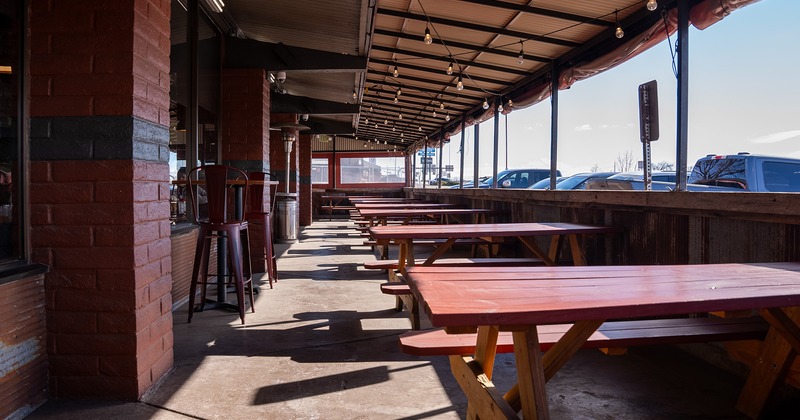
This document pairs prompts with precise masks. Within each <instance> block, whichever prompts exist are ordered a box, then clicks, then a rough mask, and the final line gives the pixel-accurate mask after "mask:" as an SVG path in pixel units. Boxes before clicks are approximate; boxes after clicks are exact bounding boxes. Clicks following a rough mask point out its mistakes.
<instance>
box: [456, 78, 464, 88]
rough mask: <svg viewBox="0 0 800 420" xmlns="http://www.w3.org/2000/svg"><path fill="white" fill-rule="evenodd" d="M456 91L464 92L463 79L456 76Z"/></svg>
mask: <svg viewBox="0 0 800 420" xmlns="http://www.w3.org/2000/svg"><path fill="white" fill-rule="evenodd" d="M456 90H464V79H463V78H462V77H461V76H458V83H456Z"/></svg>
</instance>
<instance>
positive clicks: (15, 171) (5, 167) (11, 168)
mask: <svg viewBox="0 0 800 420" xmlns="http://www.w3.org/2000/svg"><path fill="white" fill-rule="evenodd" d="M21 4H22V2H16V1H10V0H8V1H6V0H3V1H0V41H2V43H1V44H0V45H2V48H0V265H2V264H8V263H14V262H17V261H19V260H21V259H24V258H25V255H24V246H23V244H24V233H25V232H27V229H24V228H23V226H25V225H24V222H25V221H24V220H22V216H23V211H22V209H24V208H25V203H24V202H23V201H22V200H23V195H22V188H21V185H20V182H19V181H20V180H21V179H23V177H22V167H24V165H23V164H22V160H21V158H20V153H21V149H22V148H21V147H20V145H21V139H23V138H24V136H23V135H22V132H23V131H22V130H23V127H22V125H23V124H20V121H21V118H20V116H21V114H22V110H23V109H24V108H23V107H22V106H21V103H20V98H22V97H24V95H22V94H21V92H22V79H23V74H24V73H23V68H22V59H21V57H22V54H20V51H22V39H23V38H22V18H21V17H20V13H21V12H22V10H21V9H20V6H21Z"/></svg>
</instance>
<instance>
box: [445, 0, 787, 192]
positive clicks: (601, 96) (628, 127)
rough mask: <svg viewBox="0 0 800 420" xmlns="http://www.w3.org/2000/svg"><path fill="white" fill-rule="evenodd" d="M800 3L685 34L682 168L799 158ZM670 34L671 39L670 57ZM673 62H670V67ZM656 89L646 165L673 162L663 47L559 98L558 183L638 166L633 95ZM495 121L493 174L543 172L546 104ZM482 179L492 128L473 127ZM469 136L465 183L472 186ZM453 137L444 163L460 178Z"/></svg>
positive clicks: (740, 14) (775, 1) (672, 103)
mask: <svg viewBox="0 0 800 420" xmlns="http://www.w3.org/2000/svg"><path fill="white" fill-rule="evenodd" d="M798 16H800V1H797V0H761V1H760V2H758V3H755V4H752V5H749V6H746V7H744V8H742V9H739V10H736V11H734V12H733V13H732V14H730V15H729V16H727V17H726V18H725V19H723V20H722V21H720V22H717V23H715V24H714V25H712V26H710V27H708V28H706V29H705V30H703V31H700V30H697V29H696V28H694V27H693V26H690V31H689V117H688V122H689V135H688V159H687V160H688V162H689V165H691V164H693V163H694V162H695V161H696V160H697V159H698V158H700V157H702V156H705V155H707V154H735V153H738V152H750V153H753V154H767V155H776V156H789V157H796V158H800V76H798V69H800V25H799V24H797V22H796V20H797V19H798ZM676 39H677V34H675V35H672V36H671V42H672V46H673V48H674V45H675V41H676ZM676 59H677V57H676ZM650 80H656V81H657V83H658V100H659V101H658V107H659V125H660V132H661V135H660V138H659V140H657V141H655V142H653V143H652V162H653V163H654V164H655V163H658V162H668V163H673V164H674V162H675V160H676V159H675V158H676V134H675V132H676V126H677V120H676V110H677V105H676V98H677V80H676V77H675V75H674V73H673V70H672V55H671V53H670V47H669V44H668V42H667V41H664V42H663V43H661V44H658V45H656V46H655V47H653V48H651V49H650V50H648V51H646V52H644V53H642V54H640V55H639V56H637V57H635V58H633V59H631V60H629V61H628V62H626V63H623V64H621V65H619V66H617V67H615V68H612V69H610V70H608V71H606V72H604V73H601V74H599V75H596V76H594V77H591V78H589V79H586V80H583V81H580V82H577V83H575V84H574V85H573V86H572V87H571V88H570V89H568V90H562V91H559V113H558V116H559V121H558V142H559V145H558V159H557V160H558V169H559V170H560V171H561V172H562V174H564V175H572V174H575V173H579V172H589V171H591V170H592V169H597V170H600V171H610V170H613V169H614V163H615V161H617V159H618V158H619V157H621V156H624V155H625V154H626V153H628V154H631V155H632V156H633V158H634V161H638V160H642V143H641V142H640V141H639V108H638V86H639V85H640V84H642V83H645V82H648V81H650ZM504 118H505V117H501V121H500V150H499V158H498V170H502V169H505V168H506V167H508V168H549V167H550V100H549V99H547V100H546V101H544V102H541V103H539V104H536V105H533V106H531V107H528V108H526V109H521V110H516V111H514V112H511V113H510V114H508V139H507V142H508V153H507V155H508V160H507V161H506V150H505V149H506V148H505V143H506V138H505V136H504V133H505V124H506V122H505V121H504ZM480 130H481V133H480V136H481V137H480V140H481V141H480V143H481V145H480V150H479V153H480V156H479V159H480V164H479V173H480V175H482V176H483V175H491V173H492V159H493V155H492V143H493V135H494V121H493V120H490V121H487V122H485V123H483V124H481V127H480ZM472 137H473V129H472V128H468V129H467V136H466V144H467V145H466V146H465V151H464V152H465V155H464V156H465V165H464V166H465V167H464V177H465V178H466V179H471V178H472V175H471V174H472V172H473V164H472V162H473V159H474V150H473V149H474V147H473V139H472ZM460 142H461V135H460V134H458V135H456V136H454V137H453V138H452V139H451V142H450V144H448V145H446V146H444V149H443V163H444V164H445V165H448V164H450V165H454V168H455V170H454V172H453V173H452V177H453V178H458V174H459V162H460V155H459V151H458V149H459V146H460Z"/></svg>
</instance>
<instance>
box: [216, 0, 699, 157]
mask: <svg viewBox="0 0 800 420" xmlns="http://www.w3.org/2000/svg"><path fill="white" fill-rule="evenodd" d="M690 1H691V3H692V5H694V4H697V3H699V2H701V1H702V0H690ZM645 3H646V0H593V1H586V0H537V1H525V0H503V1H490V0H351V1H335V0H327V1H326V0H315V1H310V0H271V1H269V2H266V1H263V0H262V1H258V0H226V8H227V9H229V14H230V16H231V17H232V19H233V20H234V21H235V24H236V25H237V26H238V29H239V30H240V31H241V33H242V34H243V35H244V37H246V38H250V39H254V40H259V41H263V42H271V43H284V44H286V45H291V46H297V47H303V48H310V49H315V50H319V51H325V52H335V53H341V54H349V55H361V56H367V57H368V59H369V60H368V64H367V66H366V68H364V69H363V70H359V71H349V72H335V73H334V72H324V71H323V72H311V71H308V72H303V73H300V72H292V71H291V70H288V71H287V74H288V77H287V81H286V83H285V84H284V86H283V87H284V88H286V89H287V91H288V93H289V94H292V95H296V96H305V97H309V98H318V99H325V100H327V101H332V102H340V103H358V104H360V105H361V108H360V113H359V114H358V115H355V116H351V117H350V121H352V123H353V124H351V125H352V127H349V128H348V131H350V133H343V132H341V131H340V132H337V133H330V134H339V135H345V134H349V135H350V136H351V137H355V136H358V137H359V138H360V139H362V140H363V139H372V140H373V141H374V139H378V140H380V142H381V144H382V143H383V142H384V141H386V142H388V144H389V145H395V144H396V145H399V146H400V147H401V148H405V147H408V146H409V145H411V144H412V143H413V142H422V141H424V140H426V139H428V138H432V137H437V136H440V133H442V132H446V131H452V130H453V128H454V127H457V126H458V125H459V124H460V122H459V118H461V116H462V115H466V116H467V117H468V118H476V117H479V116H480V115H481V114H483V112H484V111H483V108H482V104H483V102H484V100H487V99H488V100H489V101H492V100H494V99H501V100H502V102H503V103H505V102H506V100H507V99H515V98H516V97H517V96H519V95H522V94H524V92H525V91H526V89H528V90H530V89H531V88H532V86H534V85H536V84H537V83H539V85H541V83H549V82H542V81H546V80H547V78H548V77H549V76H548V75H547V73H548V72H550V71H552V69H551V63H552V62H553V60H558V61H561V60H562V59H563V58H564V57H568V60H569V62H570V64H574V63H575V62H576V61H580V60H584V61H588V60H591V59H594V58H596V56H597V55H599V54H606V53H608V51H611V50H613V48H614V47H615V46H618V45H621V44H622V43H623V42H624V40H618V39H617V38H616V37H615V36H614V29H615V27H616V25H617V22H619V24H620V25H625V27H626V37H628V36H635V35H636V34H637V33H641V32H643V31H644V30H645V29H646V28H647V27H649V26H651V25H652V22H657V21H658V20H659V19H660V14H661V11H662V10H668V9H672V8H675V7H676V3H677V2H676V0H662V1H659V2H658V3H659V7H660V9H659V10H656V11H653V12H650V11H648V10H646V8H645ZM426 28H427V29H428V30H429V31H430V33H431V36H432V43H431V44H429V45H428V44H426V43H425V42H423V35H424V33H425V30H426ZM520 50H523V52H524V60H522V62H521V63H520V62H518V59H517V56H518V55H519V53H520ZM451 63H452V64H453V67H454V69H453V73H452V74H449V75H448V74H447V73H446V69H447V68H448V65H449V64H451ZM395 67H396V68H397V70H398V75H397V77H394V75H393V71H394V69H395ZM459 76H461V77H462V81H463V85H464V89H463V90H457V89H456V84H457V82H458V79H459ZM537 86H538V85H537ZM398 91H399V92H398ZM353 92H356V93H357V99H355V100H354V99H353ZM395 99H396V100H397V102H395ZM401 116H402V117H401ZM448 117H449V120H448ZM312 118H330V119H332V120H338V121H339V122H342V121H344V120H347V117H346V116H343V115H338V116H332V115H329V116H321V115H316V116H314V115H312ZM341 126H342V125H341V124H339V127H341ZM401 133H402V134H403V137H400V134H401ZM340 138H343V137H340ZM337 144H342V145H344V143H343V142H337ZM359 144H360V143H359Z"/></svg>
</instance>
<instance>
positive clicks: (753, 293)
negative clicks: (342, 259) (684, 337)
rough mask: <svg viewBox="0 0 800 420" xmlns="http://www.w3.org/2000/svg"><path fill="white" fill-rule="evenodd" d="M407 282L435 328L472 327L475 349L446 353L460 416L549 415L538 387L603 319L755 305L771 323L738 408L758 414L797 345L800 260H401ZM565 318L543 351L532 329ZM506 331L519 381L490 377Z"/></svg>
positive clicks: (799, 336) (460, 330) (798, 349)
mask: <svg viewBox="0 0 800 420" xmlns="http://www.w3.org/2000/svg"><path fill="white" fill-rule="evenodd" d="M407 280H408V282H409V283H410V287H411V290H412V292H413V293H414V295H415V296H416V298H417V299H418V300H419V301H420V302H422V304H423V308H424V311H425V312H426V313H427V314H428V316H429V318H430V321H431V323H432V324H433V325H434V326H438V327H444V328H445V331H446V332H448V333H455V334H457V333H465V332H472V331H475V329H476V328H477V336H476V338H475V340H476V341H475V344H476V345H475V348H474V351H475V353H474V356H465V355H451V356H450V364H451V370H452V372H453V374H454V376H456V379H457V381H458V382H459V384H460V385H461V387H462V389H463V390H464V393H465V394H466V396H467V399H468V401H469V405H468V417H469V418H474V417H475V416H477V417H480V418H498V417H502V418H516V417H517V414H516V411H517V408H516V407H513V406H512V403H513V404H514V405H515V406H516V403H517V402H519V403H521V409H522V415H523V418H526V419H535V418H544V419H546V418H549V411H548V399H547V391H546V387H545V384H546V382H547V380H549V379H550V378H552V377H553V376H554V375H555V374H556V372H557V371H558V370H559V369H560V368H561V367H562V366H563V365H564V364H566V362H567V361H568V360H569V359H570V357H571V356H572V355H574V354H575V352H576V351H577V350H578V349H580V348H581V347H582V346H583V345H584V344H585V343H586V342H587V340H588V339H589V337H590V336H592V335H593V334H595V332H596V331H597V330H598V328H599V327H600V326H601V325H603V324H604V321H605V320H608V319H615V318H616V319H619V318H629V317H637V318H638V317H651V318H658V319H660V318H663V317H670V316H681V315H685V314H690V313H697V312H714V311H737V310H757V311H758V312H759V313H760V314H761V315H762V316H763V318H764V319H766V320H767V321H768V322H769V324H770V329H769V332H768V334H767V336H766V338H765V340H764V345H763V346H762V349H761V354H760V357H759V358H758V360H759V361H762V362H761V363H757V364H755V365H754V366H753V368H752V369H751V371H750V375H749V377H748V379H747V382H746V384H745V386H744V388H743V390H742V392H741V394H740V396H739V400H738V402H737V405H736V408H737V409H739V410H740V411H742V412H744V413H745V414H747V415H749V416H751V417H754V418H755V417H758V415H759V414H760V413H761V410H762V408H763V406H764V403H765V402H766V400H767V399H768V398H769V395H770V393H771V391H772V390H773V389H774V388H775V386H776V385H778V384H781V383H782V382H783V380H784V377H785V374H786V371H787V370H788V364H789V363H791V362H792V360H793V359H794V354H796V353H797V352H800V325H798V322H800V308H798V306H800V263H760V264H708V265H700V264H698V265H648V266H600V267H596V266H592V267H488V268H487V267H422V266H417V267H409V268H408V270H407ZM553 324H567V325H568V326H569V325H571V327H570V328H568V330H567V331H566V333H564V334H563V336H561V338H560V339H558V340H557V341H556V342H555V344H553V345H552V347H550V348H549V350H547V352H546V353H544V354H542V351H541V347H540V344H539V338H538V337H539V334H540V331H539V329H540V328H543V327H544V326H548V325H553ZM501 331H511V335H512V338H513V352H514V353H515V357H516V369H517V384H516V385H515V386H514V387H513V388H512V389H511V390H509V391H508V392H507V393H506V394H505V395H503V394H501V393H499V392H498V391H497V389H496V388H495V387H494V385H493V384H492V383H491V378H492V366H493V364H494V358H495V354H496V352H497V345H496V343H497V340H498V334H499V332H501Z"/></svg>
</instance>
